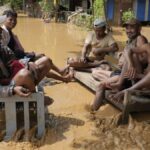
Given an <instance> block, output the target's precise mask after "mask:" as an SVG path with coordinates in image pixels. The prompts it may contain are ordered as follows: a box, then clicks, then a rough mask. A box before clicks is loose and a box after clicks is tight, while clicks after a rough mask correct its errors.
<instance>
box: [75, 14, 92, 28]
mask: <svg viewBox="0 0 150 150" xmlns="http://www.w3.org/2000/svg"><path fill="white" fill-rule="evenodd" d="M92 22H93V16H92V15H88V14H86V13H81V14H78V15H77V16H76V17H75V19H74V21H73V23H74V24H76V25H77V26H81V27H84V28H92Z"/></svg>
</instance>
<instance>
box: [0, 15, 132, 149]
mask: <svg viewBox="0 0 150 150" xmlns="http://www.w3.org/2000/svg"><path fill="white" fill-rule="evenodd" d="M14 32H15V33H16V34H17V35H18V37H19V39H20V40H21V43H22V45H23V46H24V48H25V50H26V51H35V52H37V53H44V54H45V55H47V56H49V57H50V58H51V59H52V60H53V62H54V63H55V64H56V65H57V66H59V67H64V66H65V65H66V60H67V58H68V57H73V56H77V55H80V51H81V49H82V46H83V42H84V38H85V36H86V34H87V32H86V31H83V30H81V29H80V28H77V27H74V26H72V25H67V24H61V23H58V24H55V23H49V24H45V23H44V22H42V20H40V19H31V18H26V17H22V18H19V19H18V25H17V27H16V29H15V30H14ZM114 35H115V38H116V40H118V41H119V44H120V47H121V48H122V47H123V44H124V42H125V40H126V36H125V33H124V32H122V29H121V28H119V30H118V29H117V30H116V28H115V29H114ZM45 93H46V95H48V96H50V97H51V98H53V99H54V103H53V104H52V105H51V106H49V107H48V109H49V113H50V121H49V128H48V131H47V135H46V138H45V140H44V143H42V145H41V144H40V143H39V142H37V143H36V141H34V144H33V143H28V142H18V143H14V142H11V143H8V144H7V143H5V142H1V144H0V149H10V147H11V149H15V150H22V149H25V150H29V149H40V150H72V149H86V144H85V143H88V140H89V141H93V143H94V141H95V142H97V141H96V140H97V139H98V140H100V138H99V137H98V136H96V134H93V131H94V130H95V131H96V132H97V131H98V129H97V128H96V129H95V123H94V121H93V119H94V118H91V115H90V113H89V112H88V111H87V110H86V109H85V106H86V105H87V104H90V103H91V102H92V100H93V98H94V94H93V93H91V92H90V91H88V90H87V89H86V88H85V87H83V86H81V85H80V84H79V83H77V82H71V83H68V84H66V83H59V84H55V85H52V86H47V87H45ZM118 113H119V111H117V110H116V109H115V108H113V107H112V106H110V105H106V106H104V107H102V109H101V110H100V111H98V113H97V115H98V116H99V117H103V118H104V117H106V118H110V117H112V116H115V115H116V114H118ZM103 121H104V119H103ZM106 121H107V120H106ZM106 125H107V127H109V123H108V121H107V123H106ZM113 128H114V127H113ZM104 130H109V129H107V128H106V127H105V128H104ZM104 130H102V132H104ZM113 133H114V131H113V132H110V134H112V135H113ZM119 133H122V132H121V131H120V130H119V131H118V133H116V134H117V135H119ZM125 133H126V129H125ZM125 133H124V132H123V134H125ZM110 134H107V133H106V135H110ZM122 137H123V136H122V135H121V138H122ZM101 138H102V139H101V141H103V138H104V137H103V133H102V137H101ZM109 138H110V137H109ZM105 139H106V144H107V143H108V142H107V137H105ZM127 139H128V138H127ZM112 140H113V139H112ZM81 141H82V142H83V141H84V142H85V143H83V145H82V147H81V144H80V142H81ZM97 143H100V142H99V141H98V142H97ZM97 143H96V144H94V145H97ZM101 143H102V144H103V145H105V144H104V143H103V142H101ZM123 143H125V142H123ZM88 144H89V145H92V143H88ZM38 145H40V146H39V147H38V148H37V146H38ZM131 145H133V144H131ZM108 147H109V149H113V148H112V147H114V145H109V146H108ZM108 147H107V146H106V149H108ZM99 149H100V147H97V148H96V147H95V148H91V150H99ZM131 149H132V148H131Z"/></svg>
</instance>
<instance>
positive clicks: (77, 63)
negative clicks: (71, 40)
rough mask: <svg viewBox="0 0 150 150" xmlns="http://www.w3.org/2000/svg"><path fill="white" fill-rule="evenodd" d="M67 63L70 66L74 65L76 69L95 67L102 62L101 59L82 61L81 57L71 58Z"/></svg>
mask: <svg viewBox="0 0 150 150" xmlns="http://www.w3.org/2000/svg"><path fill="white" fill-rule="evenodd" d="M67 63H68V64H69V66H70V67H73V68H74V69H82V68H94V67H98V66H99V65H100V64H102V62H101V61H93V62H82V61H80V59H79V58H69V59H68V61H67Z"/></svg>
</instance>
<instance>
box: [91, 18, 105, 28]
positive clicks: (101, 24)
mask: <svg viewBox="0 0 150 150" xmlns="http://www.w3.org/2000/svg"><path fill="white" fill-rule="evenodd" d="M104 26H106V21H105V20H103V19H96V20H95V21H94V27H95V28H101V27H104Z"/></svg>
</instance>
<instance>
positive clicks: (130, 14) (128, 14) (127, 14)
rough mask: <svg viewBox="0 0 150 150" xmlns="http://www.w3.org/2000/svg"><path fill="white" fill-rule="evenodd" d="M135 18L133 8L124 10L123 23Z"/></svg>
mask: <svg viewBox="0 0 150 150" xmlns="http://www.w3.org/2000/svg"><path fill="white" fill-rule="evenodd" d="M132 18H135V14H134V12H133V10H131V9H128V10H127V11H124V12H123V14H122V21H123V23H125V22H127V21H128V20H130V19H132Z"/></svg>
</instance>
